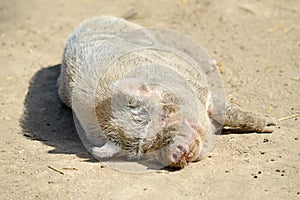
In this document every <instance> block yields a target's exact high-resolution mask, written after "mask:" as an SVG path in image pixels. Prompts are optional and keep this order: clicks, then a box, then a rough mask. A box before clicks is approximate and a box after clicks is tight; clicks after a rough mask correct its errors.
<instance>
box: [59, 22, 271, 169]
mask: <svg viewBox="0 0 300 200" xmlns="http://www.w3.org/2000/svg"><path fill="white" fill-rule="evenodd" d="M189 45H191V46H189ZM58 93H59V97H60V99H61V100H62V102H63V103H64V104H65V105H67V106H68V107H70V108H72V110H73V114H74V119H75V122H76V124H78V126H77V131H78V132H79V135H80V138H81V139H82V141H83V143H84V145H85V146H86V147H87V149H88V150H89V152H90V153H91V154H92V155H93V156H94V157H95V158H97V159H98V160H100V161H104V160H107V159H110V158H121V157H123V158H126V159H128V160H132V161H142V160H146V161H147V162H153V163H159V164H160V165H161V166H162V167H164V166H169V167H175V168H183V167H184V166H185V165H187V163H189V162H194V161H198V160H200V159H202V158H203V157H204V156H205V155H206V154H207V153H208V152H209V151H210V150H211V148H212V145H213V143H214V140H215V136H216V135H217V134H219V133H220V132H221V130H222V128H223V127H224V126H226V127H231V128H239V129H241V130H244V131H253V132H272V131H273V126H274V125H275V124H276V120H274V119H273V118H266V117H263V116H261V115H257V114H253V113H250V112H244V111H242V110H240V109H239V108H237V107H235V106H234V105H230V104H226V103H225V97H224V91H223V88H222V81H221V80H220V75H219V73H218V71H217V68H216V65H215V64H214V62H213V61H212V60H211V59H210V58H209V57H208V56H206V54H205V52H204V51H203V50H202V49H201V48H200V47H198V46H197V45H195V44H192V40H190V39H187V38H185V37H184V36H183V35H181V34H179V33H175V32H172V31H170V30H163V29H145V28H143V27H141V26H139V25H136V24H133V23H130V22H128V21H126V20H124V19H120V18H115V17H110V16H103V17H98V18H94V19H91V20H88V21H85V22H83V23H82V24H81V25H80V26H79V27H78V28H77V29H76V30H75V32H74V33H73V34H71V36H70V37H69V38H68V40H67V43H66V46H65V50H64V55H63V60H62V65H61V73H60V77H59V79H58Z"/></svg>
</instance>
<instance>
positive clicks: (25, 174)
mask: <svg viewBox="0 0 300 200" xmlns="http://www.w3.org/2000/svg"><path fill="white" fill-rule="evenodd" d="M299 8H300V1H297V0H288V1H283V0H278V1H271V0H270V1H263V0H261V1H260V0H257V1H247V0H240V1H238V0H222V1H208V0H198V1H192V0H185V1H179V0H177V1H175V0H174V1H171V0H169V1H167V0H165V1H156V0H155V1H133V0H130V1H125V0H124V1H115V0H113V1H96V0H94V1H93V0H67V1H63V0H52V1H48V0H36V1H35V0H26V1H22V0H19V1H17V0H10V1H8V0H6V1H5V0H1V1H0V20H1V21H0V46H1V48H0V59H1V62H0V69H1V73H0V118H1V126H0V136H1V140H0V199H58V198H59V199H138V198H143V199H221V198H224V199H300V187H299V183H300V145H299V142H300V134H299V130H300V123H299V118H298V119H297V118H293V119H289V120H285V121H282V122H280V124H279V127H278V128H277V129H276V130H275V132H274V133H273V134H255V133H254V134H226V135H221V136H220V137H219V139H218V142H217V144H216V147H215V149H214V151H213V152H212V154H211V156H210V157H208V158H206V159H204V160H202V161H201V162H198V163H193V164H190V165H189V166H188V167H187V168H185V169H183V170H180V171H176V172H169V171H164V170H161V171H158V172H152V173H146V174H130V173H125V172H120V171H117V170H113V169H111V168H109V167H105V166H104V165H103V164H101V163H98V162H95V160H94V159H93V158H92V157H91V156H90V155H89V154H88V153H87V151H86V150H85V148H84V147H83V146H82V144H81V141H80V140H79V138H78V136H77V134H76V130H75V128H74V124H73V120H72V114H71V112H70V111H69V110H68V109H66V108H65V107H64V106H63V105H62V104H61V103H60V102H59V100H58V97H57V92H56V85H55V83H56V79H57V76H58V73H59V65H58V64H59V63H60V62H61V57H62V53H63V48H64V42H65V39H66V38H67V36H68V35H69V34H70V33H71V32H72V31H73V30H74V28H75V27H76V26H77V25H78V24H79V23H80V22H81V21H83V20H84V19H87V18H91V17H94V16H98V15H103V14H109V15H114V16H118V17H121V16H124V14H126V13H127V12H128V11H129V10H130V9H133V10H134V11H136V12H137V15H136V16H134V17H133V18H131V19H130V20H131V21H133V22H136V23H139V24H141V25H144V26H158V27H165V28H172V29H174V30H177V31H180V32H183V33H185V34H186V35H189V36H191V37H192V38H194V39H195V40H196V41H197V42H199V43H200V44H201V45H202V46H203V47H204V48H205V49H206V50H207V52H208V53H209V54H210V55H211V56H212V57H213V58H214V59H216V60H217V61H218V62H219V63H221V64H222V65H223V68H224V74H222V77H223V80H224V85H225V90H226V94H227V100H228V101H233V102H234V103H236V104H239V105H241V106H242V107H243V108H245V109H247V110H251V111H255V112H260V113H263V114H266V115H269V116H274V117H276V118H281V117H286V116H290V115H293V114H296V113H300V101H299V100H300V20H299V19H300V11H299ZM48 166H52V167H55V168H57V169H59V170H61V171H62V172H63V173H64V174H60V173H58V172H56V171H53V170H51V169H49V168H48ZM63 168H75V169H77V170H67V169H63Z"/></svg>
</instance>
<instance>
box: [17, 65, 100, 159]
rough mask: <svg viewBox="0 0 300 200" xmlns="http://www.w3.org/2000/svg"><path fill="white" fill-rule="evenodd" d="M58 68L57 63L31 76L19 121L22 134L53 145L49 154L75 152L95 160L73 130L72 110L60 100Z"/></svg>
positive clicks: (79, 155)
mask: <svg viewBox="0 0 300 200" xmlns="http://www.w3.org/2000/svg"><path fill="white" fill-rule="evenodd" d="M59 71H60V64H58V65H55V66H50V67H47V68H42V69H41V70H40V71H38V72H37V73H36V74H35V75H34V77H33V78H32V80H31V82H30V86H29V90H28V93H27V95H26V99H25V102H24V104H25V110H24V114H23V117H22V119H21V120H20V122H21V126H22V129H23V132H24V136H26V137H28V138H29V139H32V140H39V141H41V142H43V143H45V144H47V145H49V146H52V147H54V149H53V150H50V151H49V153H57V154H61V153H63V154H76V155H77V156H78V157H81V158H86V159H87V160H89V161H95V159H93V158H92V156H91V155H90V154H89V153H88V152H87V150H86V149H85V148H84V146H83V144H82V142H81V140H80V138H79V136H78V135H77V133H76V129H75V125H74V121H73V116H72V112H71V110H70V109H69V108H67V107H66V106H65V105H63V104H62V103H61V101H60V100H59V97H58V94H57V86H56V81H57V78H58V76H59Z"/></svg>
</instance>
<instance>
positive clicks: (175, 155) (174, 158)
mask: <svg viewBox="0 0 300 200" xmlns="http://www.w3.org/2000/svg"><path fill="white" fill-rule="evenodd" d="M177 158H178V156H177V154H173V155H172V162H176V161H177Z"/></svg>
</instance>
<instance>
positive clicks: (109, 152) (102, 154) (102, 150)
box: [91, 141, 121, 158]
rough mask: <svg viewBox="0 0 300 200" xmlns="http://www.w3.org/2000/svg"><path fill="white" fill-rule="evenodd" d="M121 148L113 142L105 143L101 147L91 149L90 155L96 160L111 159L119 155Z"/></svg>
mask: <svg viewBox="0 0 300 200" xmlns="http://www.w3.org/2000/svg"><path fill="white" fill-rule="evenodd" d="M120 151H121V148H120V147H119V146H117V145H116V144H114V143H113V142H110V141H108V142H106V143H105V145H103V146H102V147H92V152H91V153H92V154H93V155H95V156H96V157H98V158H111V157H113V156H114V155H115V154H117V153H119V152H120Z"/></svg>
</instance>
